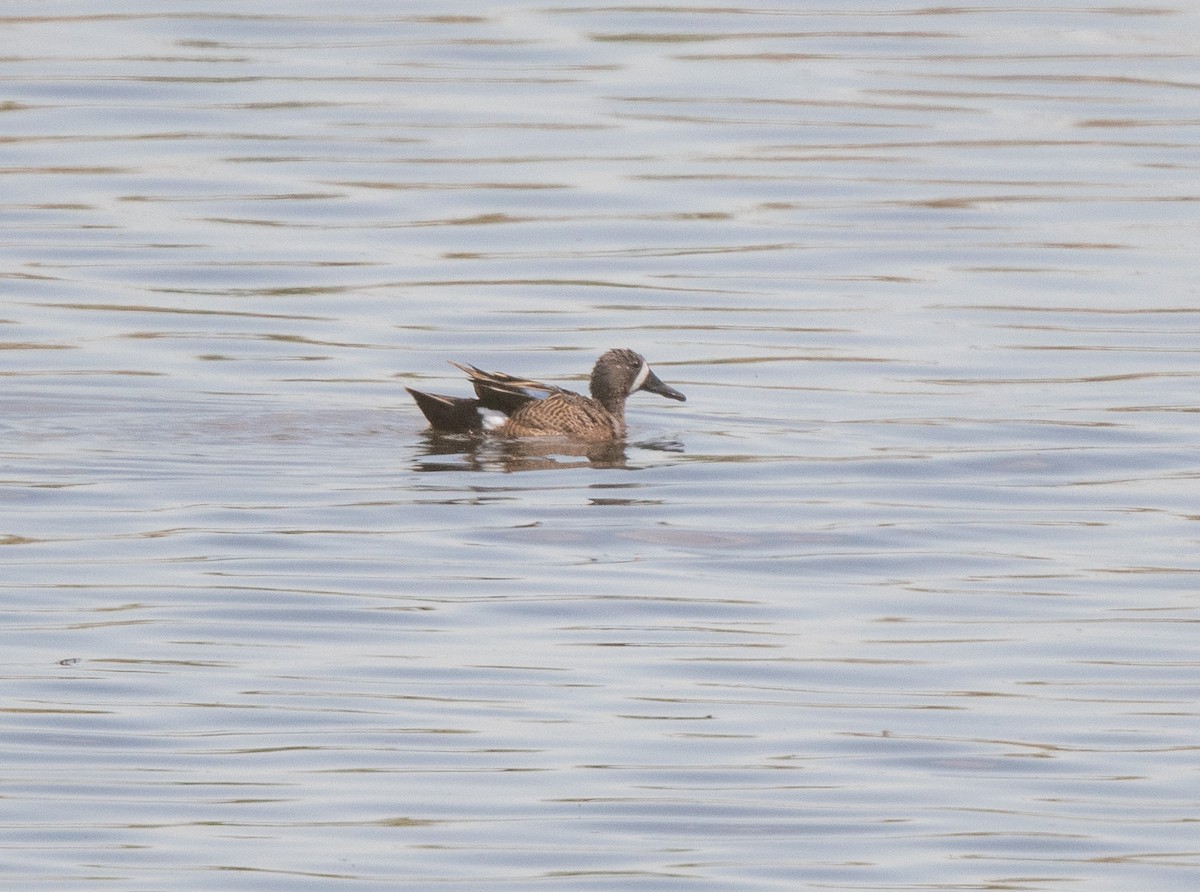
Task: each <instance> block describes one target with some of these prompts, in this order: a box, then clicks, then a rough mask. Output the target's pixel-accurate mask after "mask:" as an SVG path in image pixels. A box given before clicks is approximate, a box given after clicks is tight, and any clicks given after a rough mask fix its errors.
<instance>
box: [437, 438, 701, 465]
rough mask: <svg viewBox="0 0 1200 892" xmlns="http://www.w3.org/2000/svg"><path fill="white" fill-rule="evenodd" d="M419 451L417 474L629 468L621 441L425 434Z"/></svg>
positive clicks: (666, 443)
mask: <svg viewBox="0 0 1200 892" xmlns="http://www.w3.org/2000/svg"><path fill="white" fill-rule="evenodd" d="M421 436H422V438H423V440H424V443H423V446H424V448H423V450H422V452H421V454H420V455H418V456H417V461H416V464H415V465H414V468H415V470H418V471H503V472H506V473H515V472H518V471H547V470H568V469H571V468H617V469H621V468H624V469H628V468H630V467H631V466H630V464H629V459H628V455H627V452H626V446H627V444H626V443H625V441H624V440H609V441H607V442H604V443H579V442H576V441H573V440H570V439H567V438H565V437H564V438H559V437H536V438H533V437H530V438H526V439H511V440H510V439H497V438H496V437H488V436H481V435H470V434H443V433H439V432H437V431H433V430H429V431H425V432H424V433H423V434H422V435H421ZM633 445H635V446H636V447H637V448H639V449H650V450H654V451H658V452H683V444H682V443H680V442H679V441H678V440H670V439H667V440H647V441H642V442H638V443H635V444H633Z"/></svg>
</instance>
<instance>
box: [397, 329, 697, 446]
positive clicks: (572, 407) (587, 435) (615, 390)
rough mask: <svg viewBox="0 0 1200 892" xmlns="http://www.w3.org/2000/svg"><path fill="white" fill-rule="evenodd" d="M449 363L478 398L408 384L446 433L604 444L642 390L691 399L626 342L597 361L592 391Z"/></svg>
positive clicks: (620, 431)
mask: <svg viewBox="0 0 1200 892" xmlns="http://www.w3.org/2000/svg"><path fill="white" fill-rule="evenodd" d="M450 364H451V365H452V366H454V367H455V368H457V369H459V370H461V371H462V372H464V373H465V374H466V376H467V377H468V378H469V379H470V381H471V384H472V385H473V386H474V388H475V397H474V398H471V397H458V396H443V395H442V394H438V393H425V392H423V391H420V390H414V389H413V388H411V387H406V388H405V390H407V391H408V392H409V394H411V395H412V398H413V399H414V400H416V403H417V406H418V407H419V408H420V410H421V413H422V414H423V415H424V416H425V418H426V419H427V420H428V421H429V426H430V428H432V429H433V430H434V431H435V432H437V433H443V434H475V433H486V434H493V435H495V436H499V437H508V438H523V437H566V438H568V439H571V440H576V441H580V442H585V443H602V442H607V441H611V440H620V439H623V438H624V437H625V431H626V427H625V401H626V400H627V399H628V398H629V397H630V396H632V395H633V394H634V393H637V392H638V391H639V390H645V391H648V392H649V393H656V394H658V395H659V396H664V397H666V398H667V399H672V400H678V401H679V402H686V401H687V397H686V396H684V395H683V394H682V393H680V392H679V391H678V390H676V389H675V388H674V387H670V386H668V385H667V384H664V383H663V382H662V380H661V379H660V378H659V377H658V375H656V374H654V370H653V369H651V368H650V364H649V363H648V362H646V360H645V358H644V357H643V356H642V355H641V354H640V353H636V352H634V351H633V350H629V349H627V348H623V347H622V348H617V349H613V350H609V351H607V352H606V353H604V354H603V355H601V356H600V358H599V359H597V360H596V364H595V366H593V368H592V376H591V380H590V382H589V385H588V390H589V393H590V394H591V395H590V396H584V395H583V394H580V393H575V392H574V391H572V390H567V389H565V388H562V387H556V386H555V385H553V384H543V383H542V382H540V381H533V380H530V379H528V378H518V377H516V376H513V375H507V374H504V373H503V372H485V371H483V370H482V369H478V368H476V367H475V366H473V365H467V364H465V363H459V362H454V361H453V360H451V361H450Z"/></svg>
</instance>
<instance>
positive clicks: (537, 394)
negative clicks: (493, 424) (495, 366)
mask: <svg viewBox="0 0 1200 892" xmlns="http://www.w3.org/2000/svg"><path fill="white" fill-rule="evenodd" d="M450 364H451V365H452V366H454V367H455V368H456V369H460V370H461V371H462V372H464V373H465V374H466V376H467V377H468V378H470V379H471V384H472V386H473V387H474V388H475V395H476V396H477V397H479V405H480V406H482V407H483V408H485V409H494V410H495V411H497V412H503V413H504V414H505V415H511V414H512V413H513V412H516V411H517V410H518V409H520V408H521V407H522V406H524V405H525V404H527V403H530V402H534V401H536V400H540V399H544V398H545V397H546V396H547V395H549V394H553V393H563V392H564V391H563V389H562V388H561V387H555V386H554V385H553V384H543V383H542V382H541V381H531V380H530V379H528V378H518V377H516V376H515V375H506V374H504V373H503V372H485V371H483V369H478V368H476V367H475V366H473V365H467V364H466V363H461V362H454V361H453V360H451V361H450Z"/></svg>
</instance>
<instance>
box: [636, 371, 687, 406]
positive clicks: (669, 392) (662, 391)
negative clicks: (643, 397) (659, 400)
mask: <svg viewBox="0 0 1200 892" xmlns="http://www.w3.org/2000/svg"><path fill="white" fill-rule="evenodd" d="M641 389H642V390H648V391H650V392H651V393H657V394H658V395H659V396H665V397H666V398H667V399H669V400H679V402H681V403H686V402H687V397H686V396H684V395H683V394H682V393H680V392H679V391H678V390H676V389H675V388H674V387H669V386H667V385H666V384H663V383H662V381H661V380H659V377H658V375H656V374H654V372H650V374H648V375H647V376H646V380H645V382H643V384H642V387H641Z"/></svg>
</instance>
